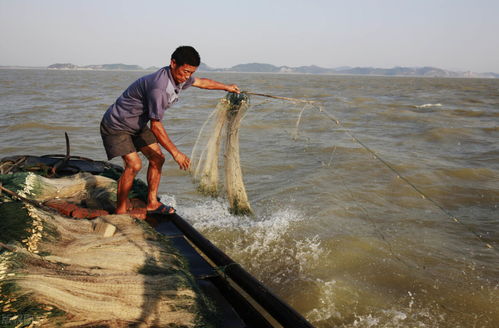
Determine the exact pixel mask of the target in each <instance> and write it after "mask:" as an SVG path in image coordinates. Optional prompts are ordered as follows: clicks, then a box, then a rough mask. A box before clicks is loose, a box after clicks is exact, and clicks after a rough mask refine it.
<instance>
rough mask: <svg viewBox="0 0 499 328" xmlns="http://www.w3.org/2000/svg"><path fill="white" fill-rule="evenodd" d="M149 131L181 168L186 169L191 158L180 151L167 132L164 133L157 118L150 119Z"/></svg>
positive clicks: (163, 128)
mask: <svg viewBox="0 0 499 328" xmlns="http://www.w3.org/2000/svg"><path fill="white" fill-rule="evenodd" d="M151 131H152V133H153V134H154V136H155V137H156V139H157V140H158V143H159V144H160V145H161V146H163V148H165V149H166V151H168V152H169V153H170V154H171V155H172V157H173V159H174V160H175V162H177V164H178V165H179V166H180V168H181V169H182V170H187V169H188V168H189V165H190V164H191V160H190V159H189V157H187V155H185V154H184V153H182V152H181V151H179V150H178V149H177V146H175V144H174V143H173V142H172V141H171V140H170V137H168V133H166V130H165V127H164V126H163V124H162V123H161V121H158V120H151Z"/></svg>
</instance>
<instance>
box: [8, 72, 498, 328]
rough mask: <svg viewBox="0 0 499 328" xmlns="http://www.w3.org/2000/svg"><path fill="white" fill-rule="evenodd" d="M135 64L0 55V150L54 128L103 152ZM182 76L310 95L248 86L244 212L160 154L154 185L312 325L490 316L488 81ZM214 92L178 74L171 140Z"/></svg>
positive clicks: (493, 301)
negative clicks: (107, 126)
mask: <svg viewBox="0 0 499 328" xmlns="http://www.w3.org/2000/svg"><path fill="white" fill-rule="evenodd" d="M145 74H146V72H110V71H52V70H8V69H3V70H0V141H1V143H0V155H1V157H4V156H9V155H24V154H31V155H43V154H49V153H52V154H53V153H59V154H63V153H65V140H64V131H67V132H68V134H69V136H70V140H71V149H72V155H80V156H85V157H91V158H94V159H96V160H105V153H104V149H103V148H102V144H101V140H100V135H99V122H100V119H101V117H102V114H103V113H104V111H105V110H106V109H107V107H108V106H109V105H110V104H111V103H112V102H114V100H115V99H116V98H117V97H118V96H119V95H120V94H121V92H122V91H123V90H124V89H125V88H126V87H127V86H128V85H129V84H130V83H131V82H133V81H134V80H135V79H136V78H138V77H140V76H142V75H145ZM197 75H198V76H200V77H201V76H203V77H209V78H213V79H217V80H221V81H224V82H230V83H237V84H238V85H239V86H240V87H241V88H242V89H243V90H247V91H252V92H257V93H266V94H273V95H277V96H284V97H293V98H301V99H307V100H313V101H316V102H318V103H319V104H320V105H321V108H317V107H314V106H305V108H304V105H303V104H300V103H293V102H289V101H280V100H271V99H267V98H262V97H258V96H251V107H250V108H249V110H248V112H247V114H246V117H245V118H244V120H243V121H242V125H241V129H240V152H241V164H242V169H243V173H244V181H245V184H246V190H247V193H248V197H249V199H250V203H251V205H252V208H253V209H254V210H255V212H256V214H255V216H253V217H237V216H233V215H231V214H230V213H229V210H228V208H227V202H226V200H225V199H224V198H223V197H220V198H217V199H212V198H209V197H206V196H203V195H201V194H199V193H198V192H197V191H196V186H195V185H194V184H193V181H192V178H191V176H190V175H189V174H188V173H186V172H184V171H180V170H179V169H178V168H177V166H176V164H175V162H173V161H172V160H171V159H169V160H168V161H167V163H166V165H165V167H164V171H163V179H162V182H161V187H160V193H161V195H162V198H163V200H164V201H165V202H172V203H173V204H174V205H175V206H176V208H177V209H178V213H179V214H180V215H181V216H183V217H184V218H186V219H187V220H188V221H189V222H191V223H192V224H193V225H194V226H195V227H196V228H197V229H199V230H200V231H201V232H202V233H204V234H205V235H206V236H207V237H208V238H210V239H211V240H212V241H213V242H214V243H215V244H216V245H217V246H219V247H220V248H221V249H222V250H224V251H225V252H226V253H227V254H228V255H229V256H231V257H232V258H233V259H234V260H236V261H238V262H239V263H241V264H242V265H243V266H244V267H245V268H246V269H247V270H248V271H250V272H251V273H252V274H254V275H255V276H256V277H257V278H258V279H260V280H261V281H262V282H263V283H264V284H265V285H267V286H268V287H270V288H271V289H272V290H273V291H274V292H275V293H277V294H278V295H279V296H281V297H282V298H283V299H285V300H286V301H287V302H288V303H289V304H291V305H292V306H293V307H294V308H296V309H297V310H298V311H299V312H300V313H301V314H303V315H304V316H305V317H306V318H307V319H308V320H309V321H310V322H311V323H312V324H314V325H315V326H317V327H497V325H498V324H499V209H498V206H499V146H498V145H499V143H498V139H499V80H487V79H440V78H402V77H353V76H319V75H273V74H236V73H209V74H208V73H197ZM223 96H224V93H223V92H221V91H208V90H200V89H196V88H191V89H188V90H186V91H185V93H184V94H183V95H182V96H181V101H180V102H179V103H177V104H176V105H175V106H174V107H173V108H170V109H169V110H168V111H167V113H166V115H165V118H164V120H163V123H164V125H165V127H166V130H167V131H168V133H169V135H170V136H171V138H172V140H174V142H175V143H176V144H177V146H178V147H179V148H180V149H181V150H182V151H183V152H185V153H186V154H190V153H191V151H192V149H193V146H194V143H195V141H196V138H197V136H198V132H199V130H200V128H201V127H202V125H203V123H204V122H205V121H206V120H207V118H208V116H209V115H210V113H211V112H212V111H213V110H214V109H215V106H216V104H217V102H218V100H219V99H220V98H221V97H223ZM298 118H301V119H300V120H298ZM112 162H113V163H116V164H121V160H120V159H114V160H113V161H112ZM143 171H144V172H142V173H141V175H140V177H141V178H143V179H144V176H145V169H144V170H143Z"/></svg>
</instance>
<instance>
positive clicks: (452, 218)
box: [243, 91, 496, 250]
mask: <svg viewBox="0 0 499 328" xmlns="http://www.w3.org/2000/svg"><path fill="white" fill-rule="evenodd" d="M243 93H246V94H249V95H254V96H261V97H267V98H274V99H280V100H288V101H293V102H301V103H306V104H310V105H313V106H314V107H316V108H317V109H318V110H319V112H321V113H323V114H324V115H326V117H327V118H329V119H330V120H331V121H333V122H334V123H336V125H338V126H339V127H340V128H342V129H343V130H344V131H345V133H346V134H348V135H349V136H350V137H351V138H352V139H353V140H354V141H355V142H357V143H358V144H359V145H361V146H362V148H364V149H365V150H366V151H368V152H369V153H370V154H371V155H373V157H374V158H375V159H377V160H378V161H380V162H381V163H382V164H383V165H384V166H386V167H387V168H388V169H389V170H390V171H392V172H393V173H395V175H396V176H397V178H399V179H401V180H402V181H404V182H405V183H407V184H408V185H409V186H410V187H411V188H412V189H413V190H414V191H416V193H418V194H419V195H420V196H421V197H422V198H423V199H426V200H428V201H429V202H431V203H432V204H433V205H434V206H435V207H437V208H438V209H439V210H440V211H441V212H442V213H443V214H444V215H445V216H447V218H449V219H451V220H452V221H454V222H456V223H459V224H461V225H462V226H463V227H465V228H466V229H467V230H468V231H469V232H471V233H472V234H473V235H474V236H475V237H476V238H477V239H478V240H479V241H480V242H482V243H483V244H485V246H486V247H487V248H489V249H494V250H496V249H495V248H494V247H493V246H492V245H491V244H490V243H488V242H487V241H486V240H484V239H483V238H482V236H480V234H478V233H477V232H476V231H474V230H473V229H471V228H470V227H468V226H467V225H466V224H465V223H463V222H462V221H461V220H460V219H459V218H458V217H456V216H454V215H452V214H451V213H449V212H448V211H447V210H446V209H445V208H444V207H443V206H442V205H440V204H439V203H438V202H437V201H435V200H434V199H432V198H431V197H429V196H428V195H427V194H426V193H425V192H424V191H422V190H421V189H419V188H418V187H417V186H416V185H414V184H413V183H412V182H411V181H409V180H408V179H407V178H406V177H404V176H403V175H402V174H401V173H400V172H399V171H398V170H397V169H395V168H394V167H393V166H392V165H390V164H389V163H388V162H387V161H385V160H384V159H383V158H381V157H380V156H379V155H378V154H376V152H374V151H373V150H372V149H371V148H369V147H368V146H367V145H365V144H364V143H363V142H362V141H360V140H359V139H358V138H357V137H356V136H355V135H354V134H353V133H352V132H351V131H350V130H349V129H348V128H346V127H345V126H344V125H343V124H342V123H341V122H340V120H338V119H337V118H336V117H335V116H334V115H332V114H330V113H328V112H327V111H325V110H324V108H323V106H322V105H320V104H319V103H318V102H317V101H312V100H304V99H296V98H289V97H279V96H273V95H267V94H262V93H254V92H248V91H243ZM300 118H301V113H300ZM297 126H298V125H297Z"/></svg>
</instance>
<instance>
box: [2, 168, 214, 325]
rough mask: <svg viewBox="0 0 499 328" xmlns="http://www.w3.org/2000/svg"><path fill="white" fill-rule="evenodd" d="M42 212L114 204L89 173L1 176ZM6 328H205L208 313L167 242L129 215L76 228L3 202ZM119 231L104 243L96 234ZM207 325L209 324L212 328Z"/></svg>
mask: <svg viewBox="0 0 499 328" xmlns="http://www.w3.org/2000/svg"><path fill="white" fill-rule="evenodd" d="M0 183H2V185H3V187H4V188H8V189H9V190H11V191H14V192H16V193H18V194H19V195H20V196H23V197H25V198H29V199H31V200H34V201H37V202H42V201H46V200H50V199H55V198H59V199H72V200H75V201H76V200H80V201H82V200H83V199H86V200H87V202H89V203H91V199H93V201H95V202H97V201H99V202H104V203H105V202H109V203H112V202H114V201H115V198H116V181H115V180H113V179H110V178H107V177H103V176H93V175H91V174H88V173H82V174H77V175H75V176H70V177H66V178H60V179H47V178H44V177H41V176H39V175H36V174H34V173H31V172H30V173H27V172H23V173H14V174H9V175H0ZM0 217H1V220H0V302H1V303H0V307H1V308H2V317H1V318H0V319H1V322H2V324H1V326H2V327H55V326H58V327H59V326H63V327H71V326H78V327H81V326H85V327H95V326H103V327H104V326H105V327H131V326H144V327H146V326H147V327H150V326H160V327H170V326H172V327H173V326H175V327H211V326H213V325H212V324H211V323H210V321H209V320H208V319H206V318H207V317H212V316H213V313H214V310H213V307H212V305H210V303H209V302H208V301H207V299H206V298H205V297H204V296H203V294H202V293H200V292H199V290H198V287H197V285H196V284H195V280H194V278H193V277H192V276H191V275H190V273H189V272H188V269H187V264H186V263H185V262H184V260H183V258H181V257H180V256H179V255H178V252H177V251H176V250H175V249H174V248H173V246H171V244H170V242H169V241H168V240H167V239H166V238H164V237H163V236H161V235H160V234H158V233H156V232H155V231H154V230H153V229H152V228H151V227H149V226H148V225H147V224H146V223H145V222H142V221H140V220H135V219H133V218H132V217H130V216H128V215H107V216H101V217H99V218H97V219H96V220H93V221H91V220H76V219H70V218H67V217H63V216H61V215H59V214H57V213H55V212H54V211H49V210H45V209H44V208H43V207H39V206H33V205H30V204H28V203H26V202H22V201H19V200H15V199H14V198H11V197H8V196H6V195H5V194H3V195H1V196H0ZM99 223H105V224H107V225H111V226H114V227H115V229H116V230H115V231H116V232H115V233H114V234H113V235H111V236H104V235H102V234H100V233H99V232H98V231H97V230H96V228H95V227H96V225H97V224H99ZM210 320H212V319H210Z"/></svg>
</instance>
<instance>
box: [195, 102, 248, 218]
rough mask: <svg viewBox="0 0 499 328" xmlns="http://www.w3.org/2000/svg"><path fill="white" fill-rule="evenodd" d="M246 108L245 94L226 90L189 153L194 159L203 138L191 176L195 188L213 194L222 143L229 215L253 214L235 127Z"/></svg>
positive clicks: (216, 188) (215, 193) (217, 189)
mask: <svg viewBox="0 0 499 328" xmlns="http://www.w3.org/2000/svg"><path fill="white" fill-rule="evenodd" d="M248 107H249V97H248V96H247V95H245V94H236V93H228V94H227V95H226V96H225V97H224V98H222V99H221V100H220V101H219V103H218V105H217V107H216V109H215V111H214V113H213V114H212V115H211V116H210V117H209V118H208V120H207V121H206V122H205V124H204V125H203V128H202V129H201V132H200V133H199V136H198V139H197V141H196V145H195V146H194V149H193V154H192V156H191V157H192V158H193V159H194V160H196V159H197V157H198V156H197V154H196V150H197V148H198V145H199V144H203V142H202V141H201V140H206V142H204V145H203V147H202V151H201V154H200V155H199V159H197V164H196V165H195V169H194V172H193V176H194V180H195V181H196V182H197V183H199V187H198V189H199V191H201V192H202V193H204V194H206V195H210V196H213V197H216V196H219V195H220V193H221V188H220V182H219V159H220V158H219V157H220V152H221V148H222V144H223V145H224V148H223V150H224V155H223V156H224V172H225V191H226V193H227V199H228V201H229V208H230V211H231V212H232V213H233V214H241V215H245V214H252V213H253V211H252V209H251V206H250V203H249V201H248V195H247V193H246V188H245V186H244V181H243V173H242V170H241V161H240V156H239V128H240V125H241V120H242V119H243V117H244V115H245V113H246V111H247V109H248ZM224 132H225V133H224ZM224 136H225V138H224ZM222 141H224V143H222Z"/></svg>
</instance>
